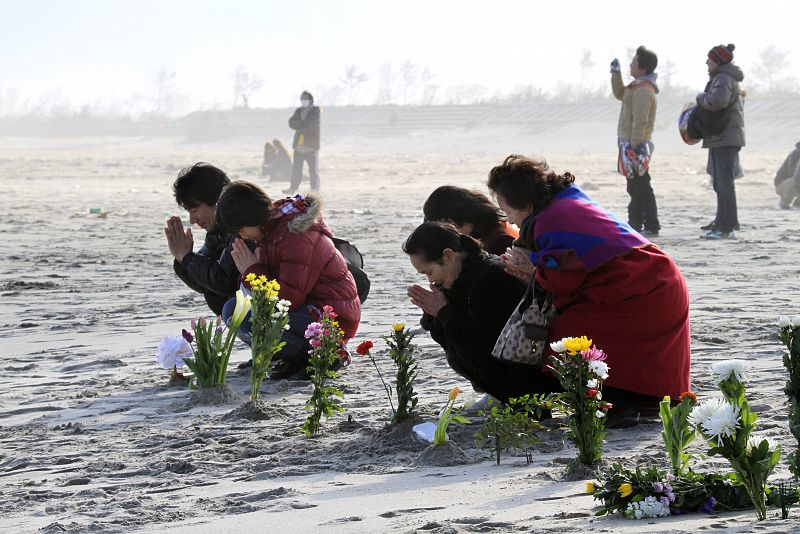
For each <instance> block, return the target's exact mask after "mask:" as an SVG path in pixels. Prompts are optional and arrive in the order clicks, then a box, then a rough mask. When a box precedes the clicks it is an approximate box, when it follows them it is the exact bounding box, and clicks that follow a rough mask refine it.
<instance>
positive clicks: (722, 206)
mask: <svg viewBox="0 0 800 534" xmlns="http://www.w3.org/2000/svg"><path fill="white" fill-rule="evenodd" d="M739 150H741V149H740V147H738V146H724V147H719V148H710V149H709V152H708V154H709V163H710V169H711V178H712V180H713V184H714V192H715V193H716V194H717V216H716V217H715V218H714V222H715V225H716V228H717V229H718V230H719V231H720V232H724V233H727V232H730V231H732V230H733V229H735V228H736V227H737V226H739V213H738V210H737V208H736V185H735V183H734V180H735V177H736V169H738V168H739Z"/></svg>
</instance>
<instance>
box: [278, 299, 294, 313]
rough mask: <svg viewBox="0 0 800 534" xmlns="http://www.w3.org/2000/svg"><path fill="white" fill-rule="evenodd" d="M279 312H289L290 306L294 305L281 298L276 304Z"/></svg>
mask: <svg viewBox="0 0 800 534" xmlns="http://www.w3.org/2000/svg"><path fill="white" fill-rule="evenodd" d="M275 306H276V308H277V309H278V311H279V312H281V313H288V312H289V308H290V307H291V306H292V303H291V302H289V301H288V300H286V299H281V300H279V301H278V304H276V305H275Z"/></svg>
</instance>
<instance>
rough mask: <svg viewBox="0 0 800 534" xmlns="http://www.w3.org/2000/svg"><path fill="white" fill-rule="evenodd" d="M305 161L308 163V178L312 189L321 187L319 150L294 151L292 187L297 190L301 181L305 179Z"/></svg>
mask: <svg viewBox="0 0 800 534" xmlns="http://www.w3.org/2000/svg"><path fill="white" fill-rule="evenodd" d="M303 162H307V163H308V178H309V181H310V182H311V189H313V190H315V191H316V190H318V189H319V169H318V167H317V165H318V161H317V151H316V150H315V151H313V152H298V151H297V150H295V151H294V161H293V162H292V184H291V186H290V189H292V190H293V191H297V190H298V189H300V182H302V181H303Z"/></svg>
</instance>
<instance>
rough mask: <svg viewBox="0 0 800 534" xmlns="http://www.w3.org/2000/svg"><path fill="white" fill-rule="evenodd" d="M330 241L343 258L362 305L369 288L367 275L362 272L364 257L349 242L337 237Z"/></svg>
mask: <svg viewBox="0 0 800 534" xmlns="http://www.w3.org/2000/svg"><path fill="white" fill-rule="evenodd" d="M332 239H333V245H334V246H335V247H336V250H338V251H339V252H340V253H341V254H342V256H344V260H345V261H346V262H347V268H348V269H349V270H350V274H352V275H353V278H354V279H355V281H356V291H358V300H360V301H361V302H362V303H363V302H364V301H365V300H367V296H368V295H369V288H370V281H369V276H367V273H365V272H364V271H363V269H364V256H362V255H361V252H359V251H358V249H357V248H356V247H355V246H354V245H352V244H351V243H350V242H349V241H347V240H345V239H339V238H338V237H334V238H332Z"/></svg>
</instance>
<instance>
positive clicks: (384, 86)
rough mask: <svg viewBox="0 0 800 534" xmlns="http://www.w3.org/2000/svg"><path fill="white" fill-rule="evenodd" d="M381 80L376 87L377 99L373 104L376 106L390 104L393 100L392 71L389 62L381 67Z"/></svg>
mask: <svg viewBox="0 0 800 534" xmlns="http://www.w3.org/2000/svg"><path fill="white" fill-rule="evenodd" d="M380 76H381V79H380V85H379V86H378V98H377V99H376V100H375V103H376V104H378V105H386V104H392V103H393V100H394V81H395V80H394V70H393V68H392V64H391V62H388V61H387V62H386V63H384V64H383V65H381V74H380Z"/></svg>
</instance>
